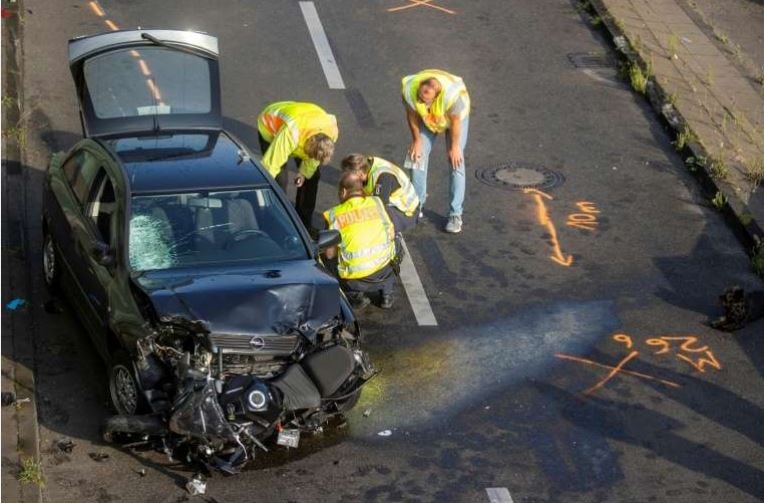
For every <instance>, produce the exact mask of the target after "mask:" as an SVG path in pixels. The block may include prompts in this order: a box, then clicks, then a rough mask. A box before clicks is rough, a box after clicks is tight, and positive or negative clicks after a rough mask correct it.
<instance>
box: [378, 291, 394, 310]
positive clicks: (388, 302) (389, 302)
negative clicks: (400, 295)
mask: <svg viewBox="0 0 764 503" xmlns="http://www.w3.org/2000/svg"><path fill="white" fill-rule="evenodd" d="M379 307H381V308H382V309H390V308H391V307H393V294H392V293H389V294H387V295H385V294H382V302H381V303H380V304H379Z"/></svg>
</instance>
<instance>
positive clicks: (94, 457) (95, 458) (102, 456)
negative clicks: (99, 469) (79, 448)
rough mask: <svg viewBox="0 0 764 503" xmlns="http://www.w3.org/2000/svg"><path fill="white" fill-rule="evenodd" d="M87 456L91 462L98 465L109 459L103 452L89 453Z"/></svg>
mask: <svg viewBox="0 0 764 503" xmlns="http://www.w3.org/2000/svg"><path fill="white" fill-rule="evenodd" d="M88 456H90V459H92V460H93V461H97V462H99V463H101V462H102V461H106V460H107V459H109V455H108V454H106V453H105V452H89V453H88Z"/></svg>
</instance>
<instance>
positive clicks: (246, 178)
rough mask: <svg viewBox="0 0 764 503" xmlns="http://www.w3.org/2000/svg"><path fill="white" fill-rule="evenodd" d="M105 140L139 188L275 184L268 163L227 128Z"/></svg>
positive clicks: (134, 189)
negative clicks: (267, 171)
mask: <svg viewBox="0 0 764 503" xmlns="http://www.w3.org/2000/svg"><path fill="white" fill-rule="evenodd" d="M104 143H106V144H107V145H108V146H109V147H110V149H111V150H112V151H113V152H114V153H115V154H116V155H117V157H118V158H119V159H120V161H121V162H122V165H123V166H124V169H125V173H126V175H127V180H128V183H129V184H130V190H131V191H132V192H133V193H134V194H135V193H168V192H191V191H195V190H212V189H228V188H241V187H251V186H257V185H268V184H269V183H268V178H267V177H266V175H265V174H264V172H263V170H262V168H260V167H258V166H257V165H256V164H255V163H254V161H253V160H252V159H250V158H249V156H248V154H246V151H245V150H243V148H242V147H241V146H239V144H237V143H236V142H234V140H233V139H231V138H230V137H229V136H228V135H227V134H226V133H224V132H222V131H216V132H193V131H190V132H174V133H168V134H162V135H157V136H126V137H119V138H111V139H109V140H104Z"/></svg>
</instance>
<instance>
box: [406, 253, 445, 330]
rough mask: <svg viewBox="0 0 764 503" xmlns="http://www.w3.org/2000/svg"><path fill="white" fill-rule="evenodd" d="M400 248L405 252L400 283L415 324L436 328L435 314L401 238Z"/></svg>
mask: <svg viewBox="0 0 764 503" xmlns="http://www.w3.org/2000/svg"><path fill="white" fill-rule="evenodd" d="M401 246H403V251H404V252H405V256H404V257H403V261H402V262H401V283H403V288H404V289H405V290H406V295H407V296H408V298H409V304H411V310H412V311H414V316H416V321H417V323H419V324H420V325H423V326H429V327H436V326H438V320H436V319H435V313H433V312H432V307H430V301H429V299H427V294H426V293H425V291H424V287H423V286H422V280H420V279H419V274H417V272H416V267H414V262H412V261H411V253H409V249H408V247H407V246H406V241H404V240H403V238H401Z"/></svg>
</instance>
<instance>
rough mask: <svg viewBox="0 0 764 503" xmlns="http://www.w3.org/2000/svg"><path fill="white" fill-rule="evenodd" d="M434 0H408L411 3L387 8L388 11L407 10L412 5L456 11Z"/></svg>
mask: <svg viewBox="0 0 764 503" xmlns="http://www.w3.org/2000/svg"><path fill="white" fill-rule="evenodd" d="M432 1H433V0H408V2H409V5H402V6H400V7H393V8H392V9H387V12H396V11H399V10H405V9H410V8H412V7H430V8H432V9H437V10H439V11H442V12H445V13H446V14H451V15H454V14H456V12H454V11H452V10H450V9H446V8H445V7H441V6H440V5H436V4H434V3H432Z"/></svg>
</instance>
